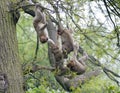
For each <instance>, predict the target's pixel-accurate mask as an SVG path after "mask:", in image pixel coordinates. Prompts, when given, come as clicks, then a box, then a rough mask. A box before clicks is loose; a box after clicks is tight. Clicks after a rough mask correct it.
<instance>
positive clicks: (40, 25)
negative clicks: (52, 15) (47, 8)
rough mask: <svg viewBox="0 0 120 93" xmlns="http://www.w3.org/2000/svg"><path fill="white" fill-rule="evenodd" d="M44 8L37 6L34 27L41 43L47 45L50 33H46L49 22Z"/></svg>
mask: <svg viewBox="0 0 120 93" xmlns="http://www.w3.org/2000/svg"><path fill="white" fill-rule="evenodd" d="M43 10H44V9H43V8H42V6H41V5H40V4H36V6H35V17H34V20H33V26H34V28H35V30H36V32H37V35H38V37H39V38H40V42H41V43H45V42H47V40H48V33H47V31H46V29H45V28H46V27H47V22H46V16H45V14H44V13H43Z"/></svg>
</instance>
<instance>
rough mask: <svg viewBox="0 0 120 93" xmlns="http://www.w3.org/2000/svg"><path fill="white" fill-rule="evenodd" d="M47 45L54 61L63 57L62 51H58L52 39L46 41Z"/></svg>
mask: <svg viewBox="0 0 120 93" xmlns="http://www.w3.org/2000/svg"><path fill="white" fill-rule="evenodd" d="M48 43H49V44H50V47H51V50H52V53H53V54H54V56H55V59H56V61H60V60H61V59H62V57H63V55H62V51H61V50H60V49H59V47H58V46H57V45H56V44H55V42H54V41H53V40H52V39H48Z"/></svg>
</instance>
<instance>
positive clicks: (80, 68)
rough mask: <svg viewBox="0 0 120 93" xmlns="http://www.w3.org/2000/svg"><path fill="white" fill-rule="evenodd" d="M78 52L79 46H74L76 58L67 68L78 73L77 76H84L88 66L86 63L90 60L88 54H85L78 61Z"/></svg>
mask: <svg viewBox="0 0 120 93" xmlns="http://www.w3.org/2000/svg"><path fill="white" fill-rule="evenodd" d="M77 50H78V46H76V45H74V57H73V59H72V60H70V62H69V63H68V64H67V67H68V68H69V69H70V70H71V71H73V72H76V73H77V75H80V74H83V73H84V72H85V71H86V64H85V61H86V60H87V59H88V55H87V53H85V52H84V53H83V56H82V57H81V58H80V59H79V60H77V58H76V56H77Z"/></svg>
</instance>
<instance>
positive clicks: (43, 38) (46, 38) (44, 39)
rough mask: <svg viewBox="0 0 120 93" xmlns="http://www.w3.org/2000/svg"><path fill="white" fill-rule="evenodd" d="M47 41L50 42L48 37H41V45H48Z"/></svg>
mask: <svg viewBox="0 0 120 93" xmlns="http://www.w3.org/2000/svg"><path fill="white" fill-rule="evenodd" d="M47 41H48V37H45V36H41V37H40V42H41V43H46V42H47Z"/></svg>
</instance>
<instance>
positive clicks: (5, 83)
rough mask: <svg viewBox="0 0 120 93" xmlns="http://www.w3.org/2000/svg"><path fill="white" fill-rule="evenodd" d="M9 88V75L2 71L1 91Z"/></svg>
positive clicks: (3, 92)
mask: <svg viewBox="0 0 120 93" xmlns="http://www.w3.org/2000/svg"><path fill="white" fill-rule="evenodd" d="M7 88H8V79H7V75H6V74H4V73H0V93H5V91H6V90H7Z"/></svg>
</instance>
